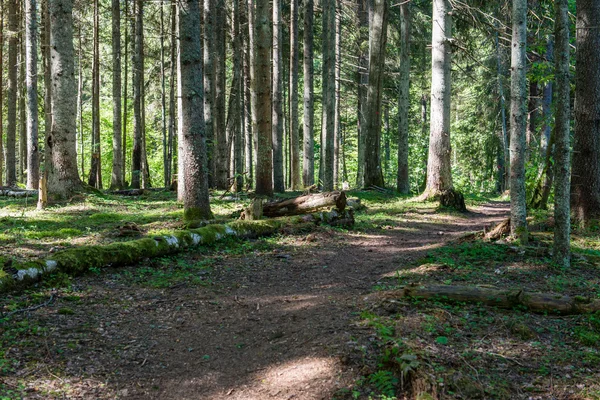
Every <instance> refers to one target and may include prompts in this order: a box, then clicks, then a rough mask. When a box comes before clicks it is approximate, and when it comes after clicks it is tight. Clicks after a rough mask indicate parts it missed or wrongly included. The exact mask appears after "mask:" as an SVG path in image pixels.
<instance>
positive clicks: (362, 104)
mask: <svg viewBox="0 0 600 400" xmlns="http://www.w3.org/2000/svg"><path fill="white" fill-rule="evenodd" d="M357 2H358V11H357V13H358V24H359V34H358V73H357V78H358V118H357V121H358V127H357V128H358V166H357V171H356V186H358V187H363V186H364V182H365V180H364V177H365V139H366V130H367V122H366V117H367V112H366V106H367V84H368V81H369V53H368V45H367V43H368V40H369V10H368V5H367V4H368V0H357Z"/></svg>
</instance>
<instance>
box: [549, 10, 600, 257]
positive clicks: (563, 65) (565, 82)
mask: <svg viewBox="0 0 600 400" xmlns="http://www.w3.org/2000/svg"><path fill="white" fill-rule="evenodd" d="M555 10H556V12H555V15H556V20H555V21H556V22H555V40H556V61H555V66H556V67H555V68H556V69H555V73H554V76H555V81H556V92H557V93H556V120H555V150H554V160H555V164H554V175H555V179H556V183H555V189H554V221H555V226H554V262H555V263H556V264H558V265H559V266H561V267H564V268H566V267H569V266H570V256H571V237H570V233H571V215H570V214H571V210H570V203H569V197H570V182H569V178H570V175H571V171H570V164H571V151H570V143H569V142H570V112H571V110H570V106H571V101H570V94H571V88H570V82H569V67H570V59H571V56H570V54H569V52H570V47H569V3H568V1H567V0H557V1H556V3H555ZM598 16H600V15H599V14H596V17H598ZM597 20H598V19H596V21H597ZM596 49H597V48H596ZM580 82H581V81H580ZM596 107H597V105H596Z"/></svg>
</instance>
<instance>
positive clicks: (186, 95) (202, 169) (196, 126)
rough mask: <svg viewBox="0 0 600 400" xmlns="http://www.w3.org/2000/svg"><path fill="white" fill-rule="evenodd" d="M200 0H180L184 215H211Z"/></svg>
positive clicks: (199, 216) (200, 216)
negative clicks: (200, 32) (200, 39)
mask: <svg viewBox="0 0 600 400" xmlns="http://www.w3.org/2000/svg"><path fill="white" fill-rule="evenodd" d="M198 3H199V2H198V1H197V0H180V1H179V2H178V4H179V13H178V18H179V49H180V59H179V62H180V66H179V68H180V70H181V116H182V118H181V121H180V122H181V125H182V127H181V131H182V138H183V146H182V149H183V152H184V153H183V154H181V156H182V157H183V159H184V170H183V179H184V180H185V193H184V195H183V197H184V198H183V205H184V214H183V216H184V219H185V220H188V221H191V220H198V219H210V218H211V216H212V214H211V211H210V204H209V198H208V170H207V168H208V162H207V161H208V160H207V158H206V136H205V135H206V132H205V130H204V115H203V113H201V112H198V110H200V109H202V107H203V104H204V99H203V98H202V97H203V96H204V90H203V89H204V88H203V75H202V63H203V57H202V46H201V42H200V41H199V40H198V39H197V38H198V32H199V31H200V8H199V4H198Z"/></svg>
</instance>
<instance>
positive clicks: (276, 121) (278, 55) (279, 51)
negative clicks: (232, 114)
mask: <svg viewBox="0 0 600 400" xmlns="http://www.w3.org/2000/svg"><path fill="white" fill-rule="evenodd" d="M282 37H283V35H282V29H281V0H273V72H272V79H273V83H272V86H271V87H272V98H273V103H272V107H273V110H272V114H273V115H272V116H271V121H272V125H271V127H272V128H271V129H272V132H273V186H274V191H275V192H278V193H282V192H284V191H285V178H284V174H283V111H282V92H283V46H282V44H283V43H282Z"/></svg>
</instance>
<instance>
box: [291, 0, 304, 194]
mask: <svg viewBox="0 0 600 400" xmlns="http://www.w3.org/2000/svg"><path fill="white" fill-rule="evenodd" d="M290 7H291V11H290V14H291V16H290V18H291V20H290V142H291V143H290V145H291V147H292V149H291V170H290V174H291V181H292V190H300V189H301V187H302V175H301V174H300V130H299V126H298V66H299V62H298V59H299V53H300V51H299V49H300V48H299V44H298V0H291V1H290Z"/></svg>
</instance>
